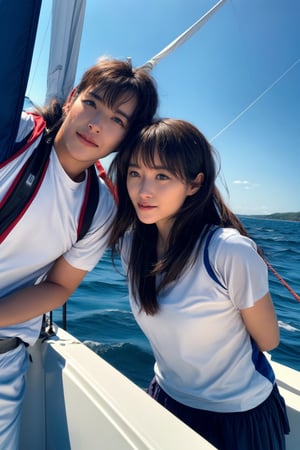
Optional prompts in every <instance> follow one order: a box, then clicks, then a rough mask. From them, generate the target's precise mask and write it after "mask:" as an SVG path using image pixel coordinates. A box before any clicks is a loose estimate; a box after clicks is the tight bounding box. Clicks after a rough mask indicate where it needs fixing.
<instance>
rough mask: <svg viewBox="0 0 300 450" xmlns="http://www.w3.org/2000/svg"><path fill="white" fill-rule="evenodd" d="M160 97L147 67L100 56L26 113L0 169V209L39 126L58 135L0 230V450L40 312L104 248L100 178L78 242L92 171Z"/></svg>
mask: <svg viewBox="0 0 300 450" xmlns="http://www.w3.org/2000/svg"><path fill="white" fill-rule="evenodd" d="M157 103H158V98H157V92H156V87H155V84H154V81H153V79H152V78H151V77H150V76H149V75H148V73H147V72H145V71H143V70H142V69H133V68H132V67H131V65H130V64H129V63H127V62H123V61H118V60H100V61H99V63H97V64H96V65H95V66H93V67H91V68H90V69H89V70H87V71H86V73H85V74H84V76H83V78H82V80H81V82H80V83H79V85H78V86H77V87H76V88H75V89H74V90H73V91H72V92H71V94H70V95H69V97H68V99H67V101H66V103H65V104H64V106H63V107H62V108H61V107H60V105H59V104H58V103H57V102H53V103H52V104H51V105H50V107H49V108H48V109H46V110H44V111H42V112H41V114H40V115H35V114H34V115H32V114H27V113H23V114H22V118H21V122H20V127H19V132H18V137H17V141H23V140H24V139H25V141H27V145H25V146H24V145H23V146H22V147H21V149H19V150H18V151H17V152H16V153H15V154H14V155H12V156H11V157H10V158H9V159H8V160H7V161H5V162H4V163H3V164H1V165H0V202H1V207H2V206H3V205H5V202H6V200H7V197H8V194H9V192H10V191H11V190H13V189H14V187H15V184H16V183H17V181H16V180H18V176H19V171H20V170H22V168H23V166H24V164H25V163H26V161H27V160H28V158H29V157H30V156H31V155H32V153H33V151H34V150H35V148H36V147H37V145H38V144H39V142H40V140H41V134H40V130H41V129H42V128H43V127H44V125H46V128H47V134H48V136H49V137H50V139H54V140H53V146H52V149H51V152H50V157H49V161H48V165H47V167H46V170H45V173H44V177H43V178H42V181H41V184H40V186H39V188H38V191H37V193H36V195H35V196H34V198H33V200H32V201H31V203H30V204H29V206H28V207H27V209H26V211H25V212H24V211H23V212H22V214H21V216H22V217H18V219H16V220H15V222H14V223H13V225H12V226H10V227H9V230H6V231H5V232H4V233H2V236H1V252H0V297H1V300H0V405H1V407H0V449H5V450H15V449H17V448H18V430H19V419H20V413H21V403H22V400H23V395H24V389H25V374H26V370H27V367H28V354H27V351H26V347H25V345H24V343H25V344H26V345H28V344H29V345H33V344H34V342H35V341H36V339H37V338H38V336H39V332H40V327H41V321H42V314H43V313H45V312H47V311H50V310H52V309H55V308H57V307H59V306H61V305H62V304H64V303H65V302H66V300H67V299H68V297H69V296H70V295H71V294H72V292H73V291H74V290H75V289H76V288H77V286H78V285H79V283H80V282H81V281H82V279H83V277H84V276H85V274H86V273H87V271H90V270H92V269H93V268H94V266H95V265H96V264H97V263H98V261H99V258H100V257H101V256H102V254H103V252H104V251H105V249H106V246H107V231H108V229H109V226H110V223H111V220H112V218H113V215H114V210H115V206H114V201H113V198H112V196H111V194H110V192H109V190H108V188H107V187H106V186H105V184H104V182H103V181H101V180H100V179H99V181H98V186H97V190H98V189H99V202H98V206H97V208H96V211H95V214H94V218H93V220H92V223H91V226H90V228H89V230H88V232H87V233H86V234H85V236H84V237H83V238H82V239H78V236H77V232H78V223H79V222H80V221H81V214H80V213H81V206H82V203H83V202H84V201H85V195H86V185H87V184H88V183H89V176H88V169H89V168H90V167H92V166H93V165H94V163H95V162H96V161H97V160H98V159H99V158H103V157H105V156H107V155H108V154H110V153H111V152H113V151H118V150H120V149H121V147H122V144H123V142H124V140H126V139H127V138H129V137H130V135H131V134H132V133H134V132H135V131H136V130H137V129H138V128H140V127H141V126H143V125H144V124H145V123H147V122H149V121H151V119H152V118H153V116H154V114H155V112H156V109H157ZM44 119H45V124H44ZM30 133H31V134H30ZM28 135H29V137H28ZM37 135H38V136H37ZM36 136H37V137H36ZM95 193H96V192H95Z"/></svg>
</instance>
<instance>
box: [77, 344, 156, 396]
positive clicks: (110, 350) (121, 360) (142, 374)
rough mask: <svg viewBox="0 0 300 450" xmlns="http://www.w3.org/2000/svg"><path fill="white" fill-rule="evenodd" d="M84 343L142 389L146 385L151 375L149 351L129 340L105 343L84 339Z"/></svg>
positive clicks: (151, 363)
mask: <svg viewBox="0 0 300 450" xmlns="http://www.w3.org/2000/svg"><path fill="white" fill-rule="evenodd" d="M84 344H85V345H86V346H87V347H89V348H90V349H91V350H93V351H94V352H95V353H97V355H99V356H101V358H103V359H104V360H105V361H107V362H108V363H109V364H111V365H112V366H113V367H115V368H116V369H117V370H119V371H120V372H121V373H123V374H124V375H125V376H127V377H128V378H129V379H130V380H131V381H133V382H134V383H135V384H137V385H138V386H140V387H142V388H143V389H146V388H147V387H148V384H149V383H150V381H151V379H152V377H153V369H152V368H153V365H154V358H153V356H152V354H151V352H150V351H146V350H144V349H143V348H141V347H139V346H137V345H134V344H131V343H129V342H118V343H114V344H107V343H106V344H105V343H100V342H96V341H84Z"/></svg>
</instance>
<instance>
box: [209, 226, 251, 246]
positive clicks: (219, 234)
mask: <svg viewBox="0 0 300 450" xmlns="http://www.w3.org/2000/svg"><path fill="white" fill-rule="evenodd" d="M211 232H212V238H211V244H212V246H213V247H215V248H218V249H220V248H222V249H223V250H225V249H226V248H227V249H228V250H229V249H230V250H232V248H233V247H235V246H236V247H239V246H242V247H244V246H246V247H251V248H253V249H255V250H256V249H257V247H256V243H255V242H254V241H253V240H252V239H251V238H250V237H249V236H244V235H241V233H240V232H239V231H238V230H237V229H235V228H222V227H216V228H215V229H213V230H212V231H211Z"/></svg>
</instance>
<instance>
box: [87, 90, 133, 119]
mask: <svg viewBox="0 0 300 450" xmlns="http://www.w3.org/2000/svg"><path fill="white" fill-rule="evenodd" d="M88 94H89V95H90V96H91V97H94V98H95V99H96V100H98V101H99V102H102V103H103V102H104V100H103V98H102V97H101V95H99V94H96V93H95V92H92V91H90V92H88ZM115 112H116V113H117V114H120V115H121V116H123V117H125V119H126V120H127V121H128V122H129V121H130V119H131V117H129V116H128V115H127V114H126V113H125V112H124V111H122V110H121V109H117V110H116V111H115Z"/></svg>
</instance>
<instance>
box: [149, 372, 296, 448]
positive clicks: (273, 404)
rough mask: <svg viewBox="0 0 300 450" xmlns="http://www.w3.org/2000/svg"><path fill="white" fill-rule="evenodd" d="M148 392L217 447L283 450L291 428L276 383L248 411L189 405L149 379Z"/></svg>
mask: <svg viewBox="0 0 300 450" xmlns="http://www.w3.org/2000/svg"><path fill="white" fill-rule="evenodd" d="M148 393H149V394H150V395H151V397H153V398H154V399H155V400H157V401H158V402H159V403H160V404H161V405H163V406H164V407H165V408H166V409H168V410H169V411H170V412H171V413H173V414H174V415H175V416H176V417H178V418H179V419H180V420H182V421H183V422H184V423H186V424H187V425H188V426H189V427H191V428H192V429H193V430H195V431H196V432H197V433H199V434H200V435H201V436H203V437H204V438H205V439H206V440H207V441H209V442H210V443H211V444H213V445H214V446H215V447H216V448H217V449H219V450H285V448H286V446H285V434H288V433H289V431H290V428H289V421H288V417H287V412H286V406H285V401H284V399H283V397H282V396H281V395H280V393H279V391H278V387H277V385H276V384H275V385H274V388H273V390H272V392H271V394H270V396H269V397H268V398H267V399H266V400H265V401H264V402H263V403H261V404H260V405H259V406H257V407H256V408H253V409H251V410H249V411H243V412H234V413H219V412H213V411H205V410H202V409H196V408H191V407H189V406H186V405H183V404H181V403H179V402H177V401H176V400H174V399H173V398H171V397H170V396H169V395H168V394H166V392H164V391H163V389H161V387H160V386H159V385H158V383H157V382H156V380H155V378H154V379H153V380H152V382H151V384H150V386H149V388H148Z"/></svg>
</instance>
